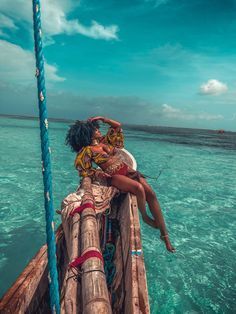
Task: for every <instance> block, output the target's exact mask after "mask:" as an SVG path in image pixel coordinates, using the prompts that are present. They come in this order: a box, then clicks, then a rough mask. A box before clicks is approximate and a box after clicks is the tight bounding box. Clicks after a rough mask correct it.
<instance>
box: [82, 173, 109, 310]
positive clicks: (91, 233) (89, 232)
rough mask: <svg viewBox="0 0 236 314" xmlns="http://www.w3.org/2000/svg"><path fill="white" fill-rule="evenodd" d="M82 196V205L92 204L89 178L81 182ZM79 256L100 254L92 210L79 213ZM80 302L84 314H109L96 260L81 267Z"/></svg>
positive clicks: (104, 288) (101, 275)
mask: <svg viewBox="0 0 236 314" xmlns="http://www.w3.org/2000/svg"><path fill="white" fill-rule="evenodd" d="M82 188H83V190H84V195H83V198H82V203H92V204H94V198H93V194H92V185H91V179H90V178H84V180H83V182H82ZM80 239H81V244H80V248H81V254H80V255H83V254H84V253H86V252H88V251H90V250H95V251H98V252H101V248H100V239H99V234H98V228H97V220H96V213H95V211H94V209H92V208H86V209H84V210H83V212H82V213H81V236H80ZM81 283H82V300H83V313H84V314H94V313H101V314H111V313H112V310H111V304H110V301H109V294H108V290H107V284H106V277H105V273H104V266H103V262H102V261H101V260H100V259H99V258H97V257H93V258H89V259H87V260H86V261H85V262H84V263H83V265H82V281H81Z"/></svg>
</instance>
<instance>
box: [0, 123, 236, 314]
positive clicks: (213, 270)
mask: <svg viewBox="0 0 236 314" xmlns="http://www.w3.org/2000/svg"><path fill="white" fill-rule="evenodd" d="M66 129H67V124H63V123H50V144H51V147H52V162H53V169H52V170H53V180H54V181H53V190H54V205H55V208H60V202H61V200H62V199H63V198H64V197H65V196H66V195H67V194H68V193H70V192H71V191H74V190H75V188H76V187H77V184H78V182H79V178H78V177H77V174H76V171H75V170H74V168H73V161H74V155H73V154H72V153H71V152H70V151H69V149H67V148H66V147H65V146H64V138H65V133H66ZM0 131H1V132H0V145H1V175H0V182H1V187H0V189H1V199H0V208H1V210H0V278H1V281H0V295H2V294H3V293H4V292H5V291H6V289H7V288H8V287H9V286H10V285H11V284H12V283H13V281H14V280H15V279H16V277H17V276H18V275H19V274H20V272H21V271H22V270H23V269H24V267H25V265H26V264H27V263H28V262H29V261H30V259H31V258H32V257H33V255H34V254H35V253H36V252H37V250H38V249H39V247H40V246H41V245H42V244H43V243H44V242H45V227H44V225H45V223H44V207H43V192H42V177H41V161H40V154H41V153H40V143H39V130H38V123H37V121H31V120H16V119H6V118H1V119H0ZM171 131H172V132H171V133H170V132H167V131H166V132H164V131H163V132H162V131H160V132H158V129H155V130H151V131H150V130H148V132H144V131H143V130H131V129H129V130H125V134H126V147H127V149H128V150H130V151H131V152H132V153H133V154H134V156H135V157H136V160H137V161H138V165H139V169H140V171H142V172H143V173H145V174H147V175H150V176H157V175H158V174H159V172H160V170H162V169H163V168H164V169H163V171H162V173H161V175H160V177H159V179H158V181H156V180H152V179H148V181H149V183H150V184H151V185H152V187H153V188H154V190H155V191H156V193H157V195H158V198H159V201H160V203H161V206H162V209H163V212H164V215H165V218H166V223H167V226H168V229H169V233H170V236H171V239H172V241H173V244H174V245H175V247H176V249H177V253H176V254H174V255H172V254H170V253H168V252H167V251H166V250H165V247H164V245H163V243H161V242H160V240H159V232H158V231H156V230H153V229H151V228H150V227H149V226H147V225H144V224H142V223H141V224H142V239H143V249H144V254H145V264H146V270H147V279H148V289H149V297H150V305H151V312H152V313H168V314H169V313H234V312H235V306H234V304H235V302H236V286H235V285H236V275H235V260H236V243H235V236H236V228H235V218H236V175H235V174H236V151H235V146H234V145H235V143H236V136H235V133H229V134H225V135H224V136H223V137H221V138H220V137H219V136H218V135H215V134H212V133H210V132H208V131H205V133H204V131H201V132H200V133H198V132H196V130H194V131H193V130H192V131H191V130H189V131H188V130H186V129H185V130H184V131H183V132H184V133H183V132H182V133H181V132H179V129H176V132H173V130H171ZM204 134H205V135H204ZM191 138H192V141H191ZM183 139H184V140H183ZM216 142H217V143H218V144H217V145H214V143H216ZM226 143H227V145H226ZM56 220H57V223H58V224H59V217H58V216H57V217H56Z"/></svg>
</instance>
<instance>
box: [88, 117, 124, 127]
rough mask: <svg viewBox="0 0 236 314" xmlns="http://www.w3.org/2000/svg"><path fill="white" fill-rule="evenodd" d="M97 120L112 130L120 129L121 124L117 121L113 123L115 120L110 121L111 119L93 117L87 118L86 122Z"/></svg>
mask: <svg viewBox="0 0 236 314" xmlns="http://www.w3.org/2000/svg"><path fill="white" fill-rule="evenodd" d="M98 120H101V121H102V122H103V123H107V124H109V125H110V126H111V127H112V128H118V127H121V123H120V122H118V121H115V120H111V119H108V118H105V117H101V116H98V117H93V118H89V119H88V121H91V122H92V121H98Z"/></svg>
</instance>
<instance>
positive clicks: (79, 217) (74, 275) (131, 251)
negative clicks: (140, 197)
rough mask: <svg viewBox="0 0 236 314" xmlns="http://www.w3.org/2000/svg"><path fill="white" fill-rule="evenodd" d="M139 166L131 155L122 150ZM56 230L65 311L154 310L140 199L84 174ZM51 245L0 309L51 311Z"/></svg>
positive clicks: (65, 202) (64, 206)
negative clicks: (49, 259)
mask: <svg viewBox="0 0 236 314" xmlns="http://www.w3.org/2000/svg"><path fill="white" fill-rule="evenodd" d="M118 154H119V155H120V158H122V159H123V160H124V161H125V162H126V163H127V164H128V165H129V166H131V167H132V168H133V169H136V162H135V160H134V158H133V156H132V155H131V154H130V153H129V152H127V151H126V150H124V149H123V150H118ZM60 214H61V217H62V224H61V225H60V226H59V228H58V230H57V232H56V241H57V264H58V272H59V286H60V299H61V300H60V301H61V313H67V314H73V313H74V314H77V313H91V314H94V313H122V314H123V313H127V314H130V313H150V309H149V301H148V292H147V282H146V272H145V265H144V257H143V252H142V244H141V235H140V223H139V216H138V207H137V200H136V197H135V196H134V195H131V194H129V193H128V194H127V193H126V194H124V193H121V192H119V191H118V190H117V189H116V188H114V187H109V186H106V182H105V181H103V180H102V179H99V181H96V182H93V183H92V182H91V180H90V178H84V179H83V180H82V183H81V185H80V186H79V188H78V190H77V191H76V192H75V193H72V194H70V195H68V196H67V197H66V198H65V199H64V200H63V202H62V210H61V212H60ZM47 265H48V260H47V247H46V245H44V246H43V247H42V248H41V249H40V250H39V251H38V253H37V254H36V256H35V257H34V258H33V259H32V260H31V261H30V263H29V264H28V266H27V267H26V268H25V269H24V271H23V272H22V273H21V275H20V276H19V277H18V279H17V280H16V282H15V283H14V284H13V286H12V287H11V288H10V289H9V290H8V291H7V292H6V294H5V295H4V296H3V298H2V300H1V302H0V313H44V314H45V313H50V311H51V310H50V305H49V284H48V267H47Z"/></svg>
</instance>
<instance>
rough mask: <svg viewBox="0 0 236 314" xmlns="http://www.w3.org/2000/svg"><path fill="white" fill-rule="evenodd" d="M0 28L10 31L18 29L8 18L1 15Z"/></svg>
mask: <svg viewBox="0 0 236 314" xmlns="http://www.w3.org/2000/svg"><path fill="white" fill-rule="evenodd" d="M0 27H1V28H11V29H17V28H18V27H17V26H16V25H15V23H14V21H13V20H12V19H10V18H9V17H8V16H6V15H4V14H2V13H0Z"/></svg>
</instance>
